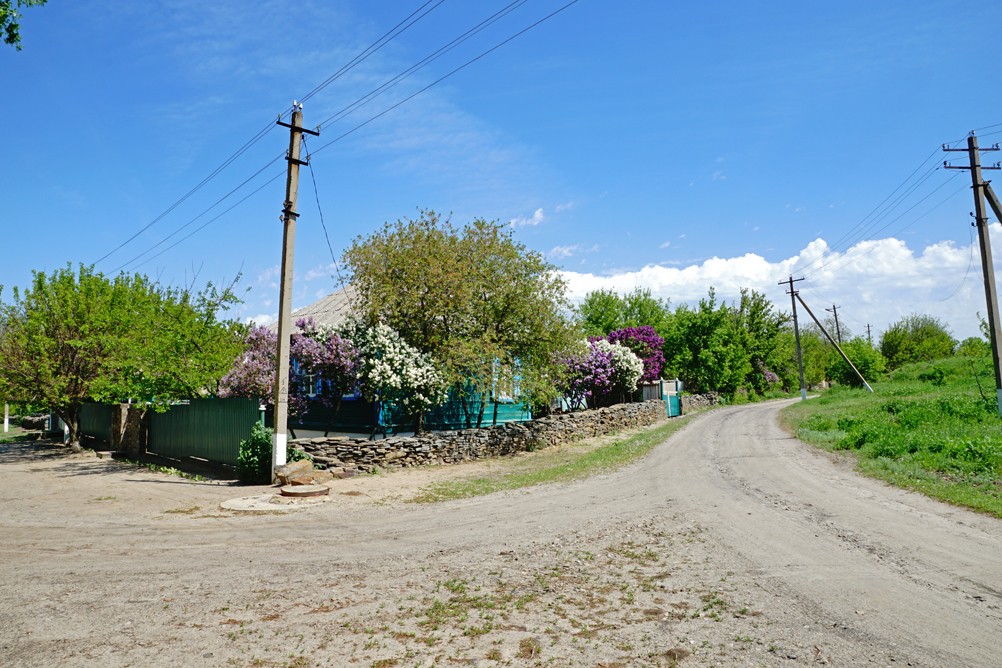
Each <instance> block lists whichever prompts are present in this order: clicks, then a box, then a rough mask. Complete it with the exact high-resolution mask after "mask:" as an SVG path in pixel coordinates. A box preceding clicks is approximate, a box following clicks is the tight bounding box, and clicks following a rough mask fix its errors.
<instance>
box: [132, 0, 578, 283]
mask: <svg viewBox="0 0 1002 668" xmlns="http://www.w3.org/2000/svg"><path fill="white" fill-rule="evenodd" d="M525 1H526V0H517V1H516V2H513V3H510V4H509V5H508V6H506V7H505V8H502V10H499V12H497V13H496V14H495V15H492V17H489V18H488V19H486V20H485V21H484V22H482V24H484V23H486V24H487V25H489V23H487V22H488V21H489V22H491V23H492V22H493V21H492V20H491V19H492V18H493V17H494V16H498V15H499V14H500V15H506V14H507V13H510V11H511V9H509V8H512V9H514V8H517V7H518V6H520V5H521V4H523V3H524V2H525ZM577 2H578V0H571V1H570V2H567V3H566V4H564V5H562V6H560V7H558V8H557V9H555V10H554V11H552V12H550V13H549V14H547V15H546V16H543V17H542V18H540V19H538V20H537V21H535V22H533V23H532V24H530V25H528V26H526V27H525V28H522V29H521V30H519V31H518V32H516V33H514V34H513V35H511V36H509V37H508V38H506V39H504V40H502V41H501V42H499V43H497V44H495V45H494V46H492V47H491V48H489V49H487V50H485V51H483V52H481V53H480V54H479V55H477V56H475V57H473V58H471V59H469V60H467V61H466V62H465V63H463V64H462V65H460V66H459V67H456V68H454V69H453V70H451V71H449V72H448V73H446V74H444V75H443V76H441V77H439V78H438V79H435V80H434V81H432V82H431V83H429V84H428V85H426V86H424V87H422V88H421V89H419V90H417V91H415V92H414V93H411V94H410V95H408V96H406V97H404V98H403V99H401V100H399V101H397V102H396V103H394V104H393V105H391V106H389V107H387V108H386V109H384V110H382V111H380V112H379V113H376V114H374V115H373V116H371V117H369V118H368V119H367V120H365V121H363V122H361V123H359V124H357V125H355V126H354V127H352V128H351V129H349V130H347V131H345V132H343V133H342V134H341V135H339V136H337V137H335V138H334V139H333V140H331V141H329V142H327V143H326V144H323V145H322V146H320V148H318V149H316V150H314V151H313V152H312V154H313V155H316V154H317V153H319V152H320V151H322V150H323V149H325V148H328V147H329V146H331V145H333V144H335V143H337V142H339V141H341V140H343V139H345V138H346V137H348V136H350V135H352V134H354V133H355V132H357V131H358V130H360V129H362V128H364V127H365V126H367V125H369V124H370V123H372V122H373V121H375V120H377V119H379V118H381V117H383V116H385V115H386V114H388V113H390V112H391V111H393V110H395V109H397V108H399V107H400V106H401V105H403V104H405V103H407V102H409V101H410V100H412V99H414V98H415V97H417V96H418V95H421V94H422V93H424V92H426V91H428V90H429V89H430V88H432V87H434V86H436V85H438V84H439V83H441V82H443V81H445V80H446V79H448V78H450V77H452V76H453V75H455V74H457V73H459V72H461V71H462V70H464V69H466V68H467V67H469V66H470V65H472V64H474V63H476V62H478V61H479V60H481V59H483V58H485V57H486V56H488V55H489V54H491V53H493V52H494V51H497V50H498V49H500V48H501V47H503V46H505V45H507V44H508V43H510V42H512V41H513V40H515V39H517V38H518V37H520V36H522V35H523V34H525V33H526V32H528V31H530V30H532V29H533V28H536V27H537V26H539V25H541V24H542V23H544V22H546V21H548V20H549V19H551V18H553V17H554V16H557V15H558V14H560V13H561V12H563V11H565V10H566V9H568V8H569V7H571V6H572V5H574V4H577ZM506 10H507V11H506ZM502 13H504V14H502ZM494 20H496V19H494ZM482 29H483V28H479V30H478V29H477V26H475V27H474V28H473V29H471V31H476V32H479V31H480V30H482ZM468 32H470V31H468ZM476 32H474V33H473V34H476ZM453 41H456V40H453ZM464 41H465V40H464ZM447 46H448V45H447ZM443 48H445V47H443ZM451 48H454V47H451ZM283 155H284V154H283ZM281 157H282V155H279V156H277V157H276V158H273V159H272V160H271V161H270V162H269V163H268V164H269V165H270V164H272V163H274V162H275V161H276V160H278V159H280V158H281ZM267 166H268V165H265V167H267ZM263 169H264V168H262V169H260V170H258V172H256V173H255V174H254V175H253V176H251V177H250V178H248V179H246V180H245V181H244V182H242V183H241V184H240V185H238V186H237V187H236V188H234V189H233V190H231V191H230V192H228V193H227V194H226V195H224V196H223V197H221V198H220V199H219V200H217V201H216V202H215V203H214V204H213V205H212V206H210V207H209V208H208V209H207V210H206V211H203V212H202V213H201V214H199V216H197V217H196V218H195V219H193V220H191V221H189V222H188V223H186V224H185V225H184V226H182V228H184V227H188V226H189V225H190V224H193V223H194V222H195V221H196V220H198V219H199V218H200V217H201V216H203V215H205V214H206V213H208V211H210V210H211V209H213V208H215V207H216V206H218V205H219V204H221V203H222V202H223V201H225V200H226V199H228V198H229V197H230V196H232V195H233V194H234V193H236V192H237V191H238V190H239V189H241V188H242V187H244V186H245V185H247V183H249V181H251V180H252V179H253V178H255V177H256V176H257V175H258V174H260V173H261V171H263ZM275 178H277V176H276V177H274V178H272V179H270V180H269V181H268V182H266V184H267V183H270V182H271V181H274V180H275ZM262 188H263V186H261V187H259V188H258V189H256V190H255V191H254V192H253V193H251V194H254V193H257V192H259V191H260V190H261V189H262ZM248 197H249V196H248ZM246 199H247V197H245V198H243V199H241V200H240V202H238V204H239V203H242V202H244V201H246ZM235 206H236V205H234V206H232V207H230V208H228V209H226V211H224V212H223V214H225V213H227V212H229V211H232V210H233V208H235ZM223 214H220V215H217V216H215V217H214V218H212V219H211V220H209V221H208V222H206V223H205V224H203V225H200V226H199V227H197V228H196V229H195V230H194V231H193V232H192V233H191V234H188V235H186V236H184V237H183V238H182V239H181V240H179V241H178V242H176V243H174V244H171V245H170V246H169V247H167V248H166V249H164V250H163V251H161V252H160V253H157V254H156V255H154V256H152V257H150V258H148V260H151V259H153V258H156V257H159V256H160V255H162V254H163V253H164V252H166V251H167V250H170V249H171V248H174V247H176V246H177V245H178V244H179V243H180V242H181V241H184V240H187V239H189V238H191V236H193V235H194V234H195V233H197V232H199V231H201V230H203V229H205V228H206V227H207V226H208V225H209V224H211V223H212V222H215V221H216V220H218V219H219V218H220V217H221V216H222V215H223ZM151 225H152V223H151ZM149 226H150V225H148V226H147V227H146V228H144V229H148V227H149ZM179 231H180V230H177V232H179ZM137 234H138V233H137ZM169 236H174V234H171V235H169ZM134 237H135V235H134ZM134 237H133V238H134ZM159 245H160V242H158V243H157V244H156V245H155V246H159ZM148 250H152V249H148ZM143 254H145V253H143ZM143 254H140V255H139V256H136V257H134V258H133V259H132V260H130V261H129V262H126V263H125V264H123V265H121V266H120V267H119V268H118V269H116V271H118V270H119V269H122V268H124V267H125V266H128V265H130V264H132V263H133V262H134V261H136V260H138V259H140V258H141V256H142V255H143ZM148 260H143V262H142V263H141V264H145V263H146V262H147V261H148Z"/></svg>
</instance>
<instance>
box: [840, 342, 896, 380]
mask: <svg viewBox="0 0 1002 668" xmlns="http://www.w3.org/2000/svg"><path fill="white" fill-rule="evenodd" d="M840 347H841V348H842V351H843V352H844V353H845V354H846V356H847V357H848V358H849V359H850V360H852V363H853V365H854V366H855V367H856V368H857V369H858V370H859V372H860V373H861V374H862V375H863V378H865V379H866V380H867V382H873V381H874V380H876V379H877V377H878V376H879V375H880V374H882V373H883V372H884V369H885V368H886V367H887V360H886V359H885V358H884V356H883V355H882V354H881V352H880V351H879V350H877V349H876V348H874V347H873V346H871V345H870V344H869V342H867V340H866V339H864V338H863V337H861V336H857V337H856V338H854V339H852V340H850V341H845V342H844V343H843V344H842V345H841V346H840ZM828 377H829V378H831V380H834V381H835V382H836V383H839V384H841V385H849V386H852V387H862V386H863V381H861V380H860V379H859V376H857V375H856V374H855V373H854V372H853V370H852V368H851V367H850V366H849V365H848V364H846V362H845V360H844V359H842V356H841V355H839V354H838V352H837V351H836V352H835V359H834V360H833V361H832V363H831V366H830V367H829V370H828Z"/></svg>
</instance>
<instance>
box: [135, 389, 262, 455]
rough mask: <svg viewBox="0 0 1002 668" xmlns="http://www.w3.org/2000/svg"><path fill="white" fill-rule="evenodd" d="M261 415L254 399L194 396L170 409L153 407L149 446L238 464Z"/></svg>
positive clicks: (163, 451)
mask: <svg viewBox="0 0 1002 668" xmlns="http://www.w3.org/2000/svg"><path fill="white" fill-rule="evenodd" d="M259 418H260V412H259V410H258V402H257V401H256V400H254V399H192V400H191V401H189V402H187V403H184V404H176V405H174V406H171V407H170V410H168V411H167V412H166V413H154V412H153V411H150V413H149V440H148V442H147V450H149V451H150V452H155V453H156V454H158V455H163V456H165V457H173V458H175V459H184V458H186V457H199V458H201V459H208V460H210V461H214V462H220V463H223V464H230V465H233V466H236V463H237V454H238V453H239V452H240V441H242V440H244V439H246V438H247V437H248V436H250V433H251V427H253V426H254V423H255V422H257V421H258V420H259Z"/></svg>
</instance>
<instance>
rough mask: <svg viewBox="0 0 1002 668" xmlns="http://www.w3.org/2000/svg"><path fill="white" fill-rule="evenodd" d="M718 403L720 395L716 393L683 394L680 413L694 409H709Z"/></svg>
mask: <svg viewBox="0 0 1002 668" xmlns="http://www.w3.org/2000/svg"><path fill="white" fill-rule="evenodd" d="M719 403H720V395H719V394H717V393H716V392H708V393H707V394H683V395H682V412H683V413H684V412H686V411H690V410H694V409H696V408H709V407H710V406H716V405H717V404H719Z"/></svg>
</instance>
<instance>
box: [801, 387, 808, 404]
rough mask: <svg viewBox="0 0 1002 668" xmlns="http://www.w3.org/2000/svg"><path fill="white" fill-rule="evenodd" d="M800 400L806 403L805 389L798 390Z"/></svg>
mask: <svg viewBox="0 0 1002 668" xmlns="http://www.w3.org/2000/svg"><path fill="white" fill-rule="evenodd" d="M800 400H801V401H807V388H806V387H802V388H800Z"/></svg>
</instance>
